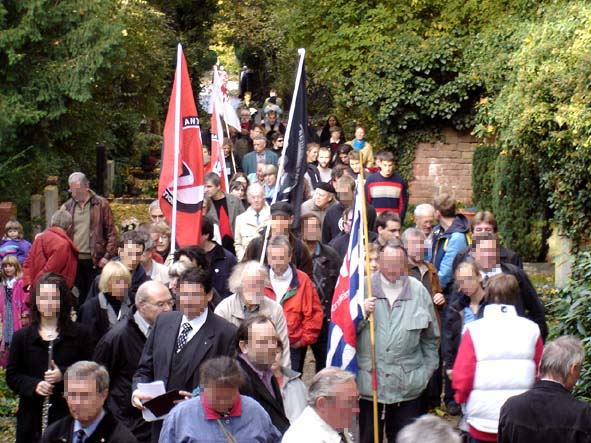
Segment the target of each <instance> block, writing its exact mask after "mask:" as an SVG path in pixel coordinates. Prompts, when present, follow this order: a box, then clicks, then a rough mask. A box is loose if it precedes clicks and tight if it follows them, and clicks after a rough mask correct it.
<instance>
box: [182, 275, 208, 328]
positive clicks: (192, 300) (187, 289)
mask: <svg viewBox="0 0 591 443" xmlns="http://www.w3.org/2000/svg"><path fill="white" fill-rule="evenodd" d="M178 300H179V307H180V310H181V312H182V313H183V314H185V315H186V316H187V318H188V319H189V320H191V319H193V318H195V317H198V316H199V315H201V314H202V313H203V311H205V310H206V309H207V303H209V302H210V301H211V296H208V295H207V294H206V293H205V289H204V288H203V285H202V284H201V283H191V282H186V281H184V282H181V283H180V284H179V289H178Z"/></svg>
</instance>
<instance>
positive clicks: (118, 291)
mask: <svg viewBox="0 0 591 443" xmlns="http://www.w3.org/2000/svg"><path fill="white" fill-rule="evenodd" d="M128 290H129V284H128V283H127V282H126V281H125V279H124V278H120V277H113V278H112V279H111V281H109V292H110V293H111V295H112V296H113V297H115V298H117V299H119V300H122V299H124V298H125V295H126V294H127V291H128Z"/></svg>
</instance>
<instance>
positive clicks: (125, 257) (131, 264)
mask: <svg viewBox="0 0 591 443" xmlns="http://www.w3.org/2000/svg"><path fill="white" fill-rule="evenodd" d="M143 252H144V247H143V246H142V245H138V244H136V243H132V242H127V243H124V244H123V247H122V248H119V257H120V258H121V263H123V264H124V265H125V266H127V269H129V270H130V271H131V272H133V271H135V270H136V268H137V267H138V265H139V264H140V260H141V258H142V254H143Z"/></svg>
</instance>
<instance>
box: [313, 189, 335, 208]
mask: <svg viewBox="0 0 591 443" xmlns="http://www.w3.org/2000/svg"><path fill="white" fill-rule="evenodd" d="M332 199H333V195H332V193H331V192H327V191H325V190H324V189H318V188H317V189H315V190H314V204H315V205H316V206H318V207H319V208H321V209H322V208H325V207H326V206H327V205H328V204H329V203H330V202H331V201H332Z"/></svg>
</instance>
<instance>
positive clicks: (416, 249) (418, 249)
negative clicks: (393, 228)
mask: <svg viewBox="0 0 591 443" xmlns="http://www.w3.org/2000/svg"><path fill="white" fill-rule="evenodd" d="M426 252H427V247H426V246H425V241H424V240H423V239H422V238H421V237H409V239H408V242H407V245H406V253H407V254H408V258H409V259H410V260H412V261H413V262H415V263H419V262H422V261H423V258H424V257H425V253H426Z"/></svg>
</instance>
